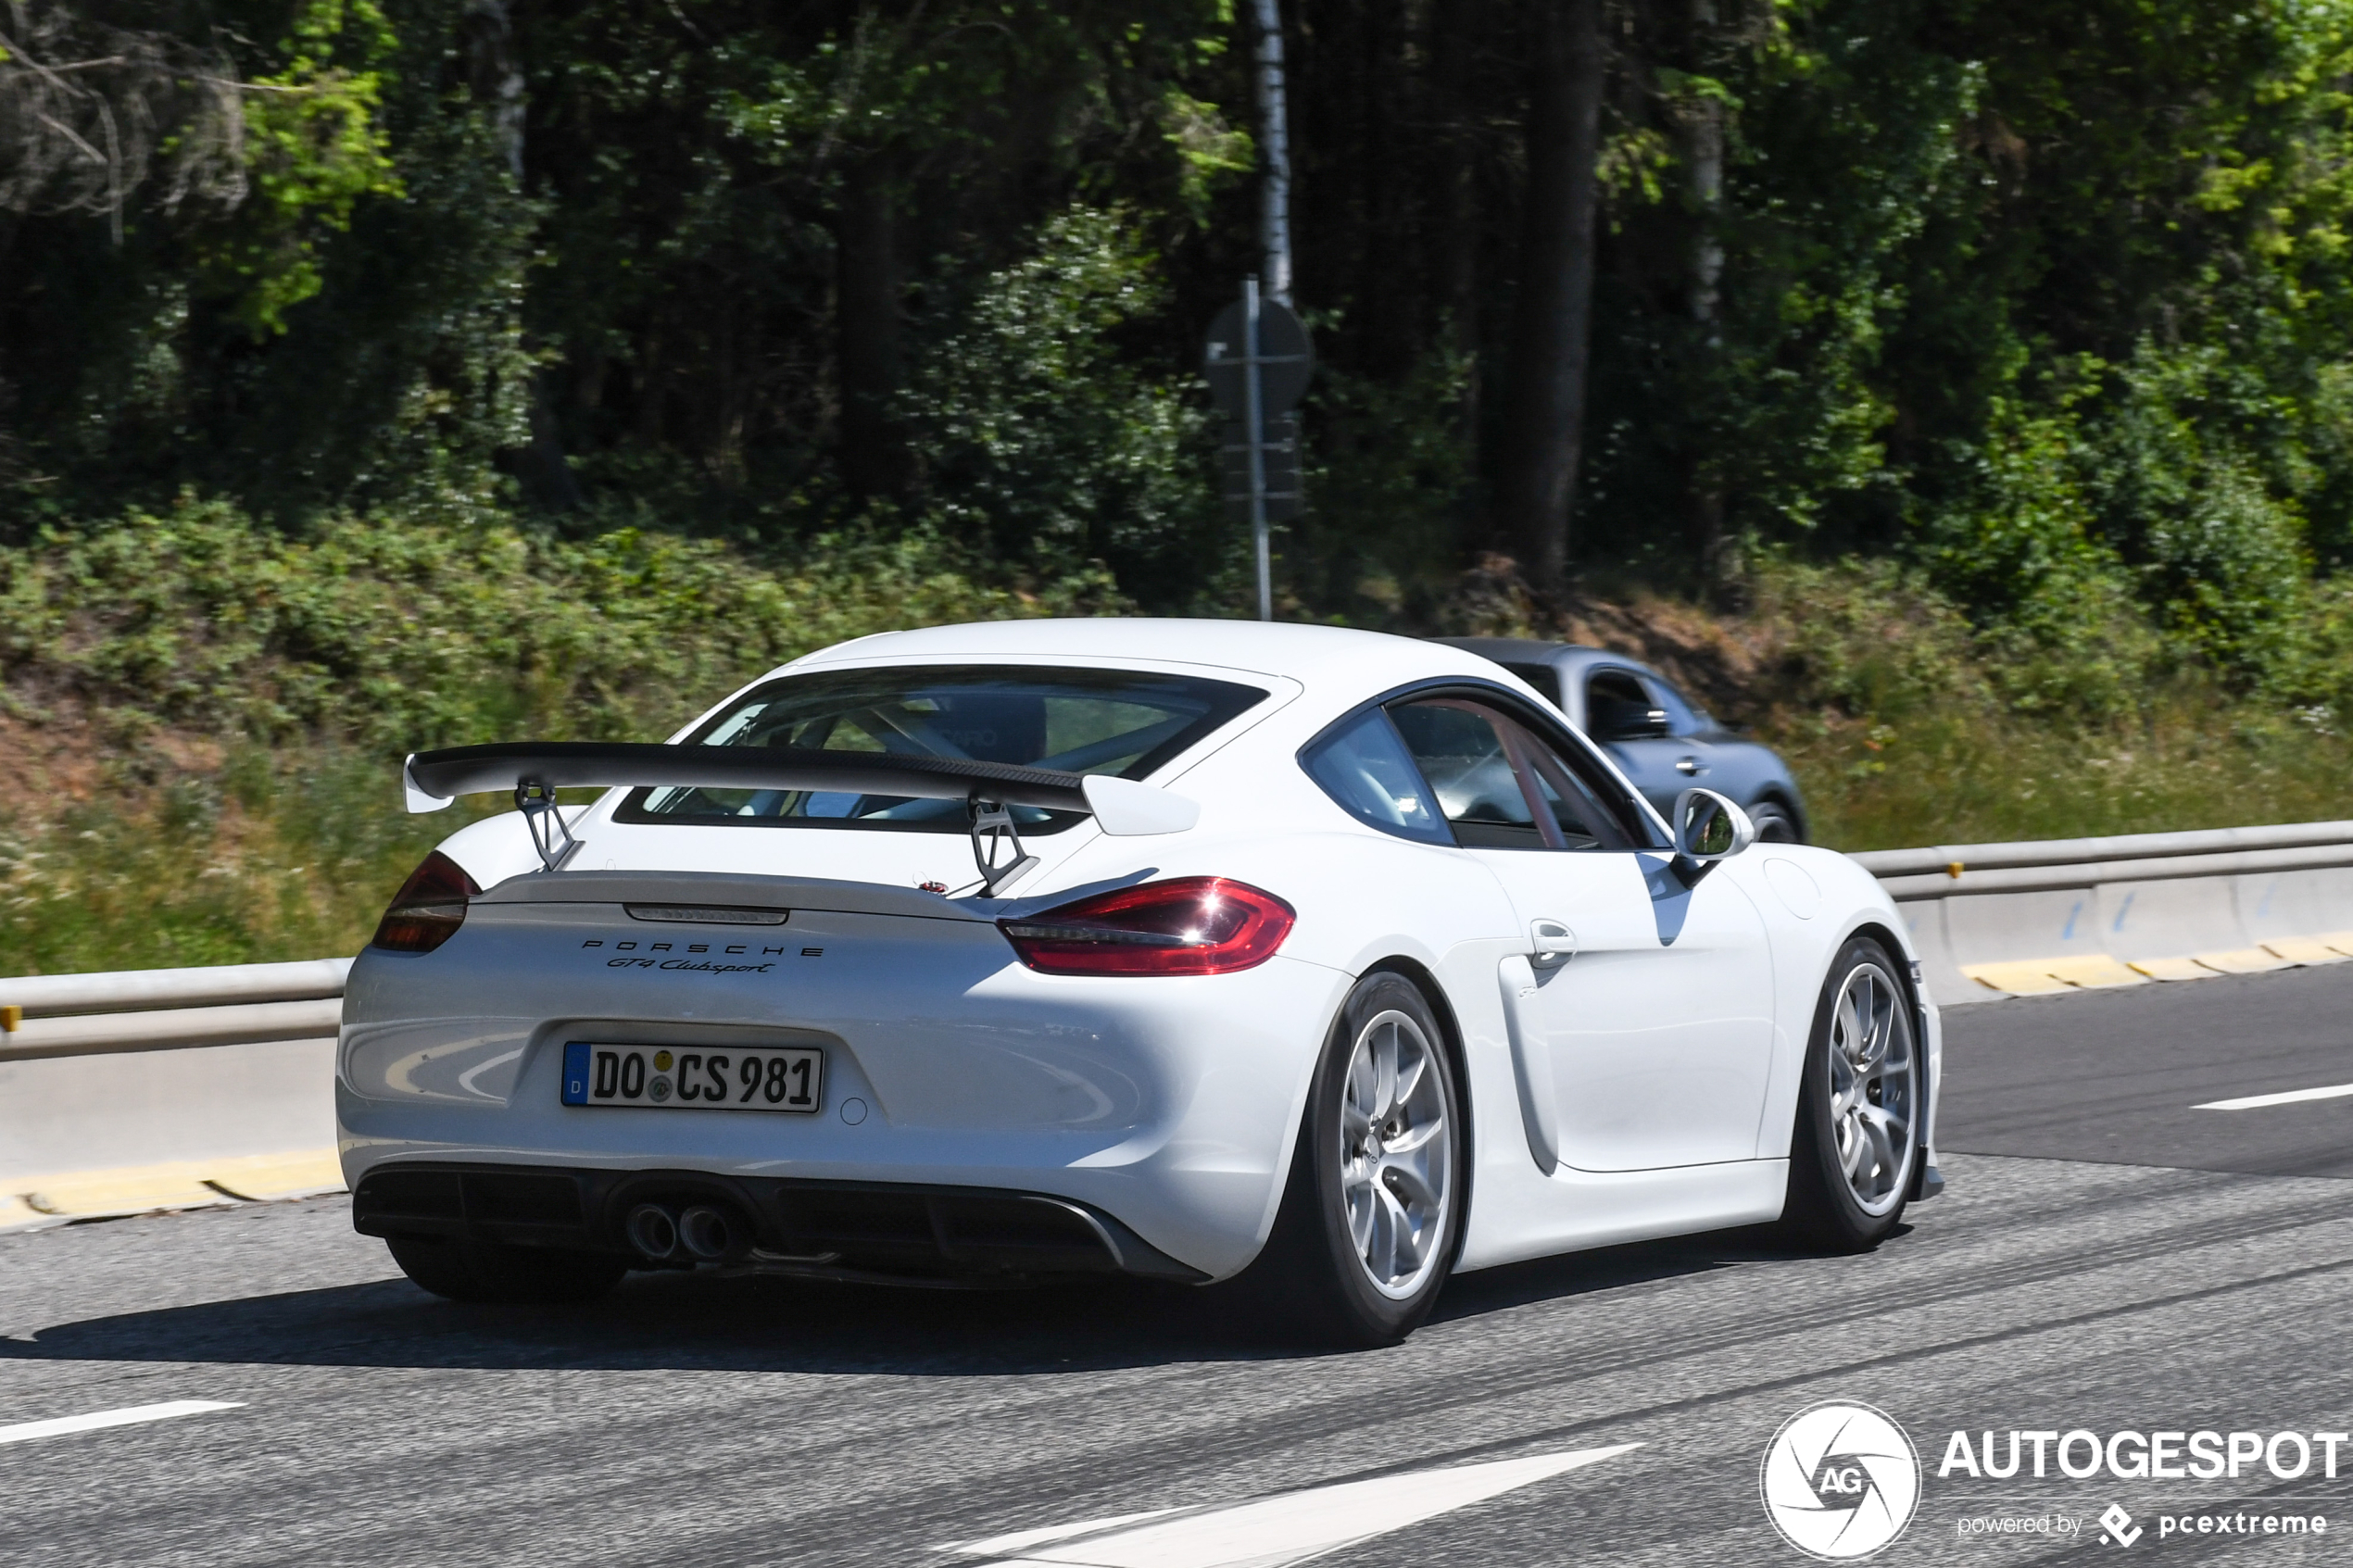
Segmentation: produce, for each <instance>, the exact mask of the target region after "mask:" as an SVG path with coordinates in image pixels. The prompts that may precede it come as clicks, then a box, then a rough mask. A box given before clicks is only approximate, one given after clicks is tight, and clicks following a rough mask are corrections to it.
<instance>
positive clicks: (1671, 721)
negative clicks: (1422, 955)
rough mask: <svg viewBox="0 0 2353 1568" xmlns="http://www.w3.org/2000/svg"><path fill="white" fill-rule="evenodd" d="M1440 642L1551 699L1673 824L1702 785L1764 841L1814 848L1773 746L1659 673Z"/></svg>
mask: <svg viewBox="0 0 2353 1568" xmlns="http://www.w3.org/2000/svg"><path fill="white" fill-rule="evenodd" d="M1436 640H1437V641H1439V642H1441V643H1445V644H1447V645H1448V646H1452V647H1458V648H1463V649H1466V650H1467V651H1468V652H1471V653H1475V654H1478V655H1479V656H1480V657H1481V658H1483V659H1493V660H1494V661H1495V662H1496V663H1498V664H1500V665H1502V666H1503V667H1504V669H1506V670H1508V671H1511V672H1512V673H1513V674H1515V675H1516V676H1518V677H1519V678H1520V679H1521V680H1523V681H1526V682H1527V683H1528V684H1529V685H1531V686H1534V687H1535V688H1536V689H1537V690H1538V691H1539V692H1541V693H1542V694H1543V695H1544V696H1546V697H1548V698H1550V699H1551V700H1552V702H1553V704H1554V706H1555V707H1557V708H1558V709H1560V710H1561V711H1562V712H1563V713H1565V714H1567V716H1568V721H1569V722H1570V723H1572V724H1574V725H1576V726H1577V727H1578V728H1579V729H1580V730H1583V731H1584V732H1585V733H1586V734H1588V735H1590V736H1592V738H1593V739H1594V740H1596V741H1598V742H1600V743H1601V745H1602V746H1604V748H1605V749H1606V750H1607V751H1608V752H1609V754H1610V756H1611V757H1612V758H1614V759H1616V760H1617V765H1618V766H1619V767H1620V768H1623V769H1624V770H1625V771H1626V776H1627V777H1628V778H1629V779H1630V780H1631V781H1633V784H1634V787H1635V788H1636V789H1639V790H1641V791H1642V795H1643V797H1645V798H1646V799H1648V800H1649V801H1650V803H1651V804H1652V805H1654V806H1655V807H1657V808H1658V811H1659V815H1661V816H1667V815H1669V814H1670V813H1671V812H1672V811H1673V810H1674V809H1675V797H1677V796H1679V795H1680V794H1682V792H1683V791H1685V790H1687V789H1690V788H1691V787H1692V786H1693V785H1694V784H1696V785H1701V786H1703V787H1705V788H1707V789H1712V790H1715V791H1716V792H1717V793H1718V794H1719V795H1728V796H1730V797H1732V798H1733V799H1734V800H1737V801H1739V802H1740V803H1741V805H1742V806H1743V808H1745V809H1746V810H1747V811H1748V814H1749V816H1750V817H1751V818H1753V819H1754V820H1755V822H1756V835H1757V837H1759V838H1761V839H1765V840H1768V841H1773V842H1780V843H1784V844H1803V843H1805V842H1806V807H1805V803H1804V800H1803V798H1802V797H1800V796H1799V794H1798V792H1797V781H1796V780H1795V779H1793V778H1792V777H1791V776H1790V771H1789V767H1788V765H1787V764H1786V763H1784V762H1782V760H1781V759H1780V757H1779V756H1778V755H1776V754H1775V752H1774V751H1773V748H1772V747H1771V746H1761V745H1759V744H1758V743H1756V742H1755V741H1753V740H1744V739H1743V738H1742V737H1741V736H1739V735H1737V734H1733V733H1732V732H1730V730H1727V729H1726V728H1724V726H1723V725H1721V724H1719V723H1718V722H1717V721H1716V720H1715V719H1713V718H1712V717H1710V716H1709V714H1708V712H1707V710H1706V709H1703V708H1700V707H1697V706H1695V705H1694V704H1693V703H1692V701H1691V699H1690V698H1688V697H1686V696H1684V695H1683V694H1682V693H1681V692H1680V691H1678V690H1676V689H1675V687H1674V685H1673V684H1671V683H1670V682H1668V681H1667V678H1666V677H1665V676H1663V675H1661V674H1660V673H1659V672H1658V671H1655V670H1653V669H1652V668H1651V667H1650V666H1649V665H1647V664H1642V663H1640V662H1638V661H1637V660H1634V659H1628V658H1626V657H1624V656H1623V655H1621V654H1615V653H1611V652H1610V651H1609V650H1607V649H1606V648H1589V647H1579V646H1576V645H1575V644H1571V643H1539V642H1530V641H1528V640H1526V639H1523V638H1518V637H1440V638H1438V639H1436Z"/></svg>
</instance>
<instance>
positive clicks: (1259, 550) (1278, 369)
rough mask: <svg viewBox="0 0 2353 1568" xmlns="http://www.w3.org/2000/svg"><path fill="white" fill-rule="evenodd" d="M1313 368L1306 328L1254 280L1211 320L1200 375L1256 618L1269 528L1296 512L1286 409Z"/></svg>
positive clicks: (1270, 602)
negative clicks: (1221, 432)
mask: <svg viewBox="0 0 2353 1568" xmlns="http://www.w3.org/2000/svg"><path fill="white" fill-rule="evenodd" d="M1314 374H1315V349H1314V347H1313V345H1310V344H1309V342H1308V341H1307V329H1306V327H1305V326H1304V325H1302V323H1301V321H1300V320H1299V318H1298V317H1297V316H1296V315H1294V314H1292V312H1291V309H1290V307H1289V306H1287V305H1285V304H1283V303H1282V302H1281V301H1280V300H1277V299H1271V298H1262V297H1261V296H1260V295H1259V292H1258V280H1257V279H1256V278H1247V279H1244V280H1243V282H1242V297H1241V299H1240V300H1239V302H1238V303H1236V304H1233V305H1229V306H1227V307H1226V308H1225V309H1223V310H1221V311H1219V312H1218V313H1217V320H1214V321H1213V322H1211V323H1210V328H1209V343H1208V346H1207V347H1206V349H1205V350H1204V351H1203V353H1202V375H1203V376H1204V377H1206V378H1207V379H1208V382H1209V395H1210V397H1211V398H1212V400H1214V402H1215V403H1216V405H1217V408H1218V411H1219V412H1221V413H1223V414H1224V415H1225V416H1226V433H1225V441H1224V443H1223V444H1222V445H1221V447H1220V450H1219V458H1220V459H1221V461H1220V465H1219V466H1220V469H1221V470H1222V477H1223V479H1224V482H1225V483H1224V485H1223V490H1224V493H1225V501H1226V509H1227V514H1228V515H1229V516H1232V517H1234V518H1236V519H1237V520H1238V521H1239V519H1241V518H1248V519H1249V520H1250V529H1251V544H1252V548H1253V549H1254V550H1255V551H1256V554H1257V558H1258V619H1259V620H1261V621H1272V620H1274V619H1275V588H1274V573H1273V570H1272V567H1271V564H1270V562H1269V558H1268V550H1267V542H1266V525H1267V523H1268V522H1270V521H1281V520H1284V519H1289V518H1294V517H1297V516H1298V515H1299V509H1300V499H1301V497H1300V460H1299V420H1298V418H1297V417H1296V416H1295V415H1293V414H1292V413H1291V409H1292V408H1295V407H1297V406H1298V403H1299V399H1300V396H1301V395H1302V394H1303V393H1304V392H1305V391H1306V390H1307V382H1308V378H1309V377H1310V376H1312V375H1314Z"/></svg>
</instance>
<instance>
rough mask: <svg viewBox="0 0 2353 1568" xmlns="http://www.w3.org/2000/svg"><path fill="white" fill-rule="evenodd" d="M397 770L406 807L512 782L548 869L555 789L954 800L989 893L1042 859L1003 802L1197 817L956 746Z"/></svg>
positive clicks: (1106, 782) (1113, 830)
mask: <svg viewBox="0 0 2353 1568" xmlns="http://www.w3.org/2000/svg"><path fill="white" fill-rule="evenodd" d="M400 782H401V785H402V788H403V789H404V790H405V791H406V793H407V795H408V800H409V810H411V811H438V810H440V809H442V808H443V807H445V806H447V805H448V804H449V802H450V801H451V800H453V799H455V798H456V797H459V796H460V795H482V794H487V793H490V792H492V791H500V792H504V791H512V792H513V794H514V797H515V806H516V809H519V810H520V811H522V814H523V818H524V821H525V822H527V823H528V825H529V826H530V829H531V837H532V843H533V845H534V846H535V847H536V848H537V849H538V851H539V859H540V861H541V863H542V864H543V865H545V866H546V867H547V870H549V871H556V870H558V869H560V867H561V866H562V865H563V864H564V862H566V861H567V860H569V859H572V858H573V855H574V854H576V853H577V852H578V851H579V848H580V841H579V840H578V839H576V838H574V837H573V835H572V829H571V827H570V825H569V824H567V823H566V822H565V821H564V818H563V814H562V813H561V812H560V811H558V810H557V809H555V801H556V791H557V790H559V789H566V788H590V789H637V788H683V789H782V790H824V791H827V792H838V793H841V794H845V795H887V796H902V797H910V798H912V799H918V800H962V801H963V802H965V804H966V806H967V808H968V809H969V810H970V812H971V816H972V837H973V859H974V861H975V863H976V864H977V865H978V866H979V868H980V875H981V880H982V882H984V883H985V884H987V885H988V891H989V892H990V893H992V894H993V893H995V892H996V891H997V889H998V888H1000V887H1001V886H1003V885H1005V884H1007V883H1009V882H1011V881H1012V880H1013V878H1014V877H1016V876H1019V875H1020V874H1022V873H1023V872H1026V871H1027V870H1028V869H1029V868H1030V867H1031V866H1033V865H1036V864H1037V863H1038V862H1037V858H1036V857H1035V856H1033V855H1030V854H1028V853H1027V852H1026V850H1024V849H1023V847H1022V843H1021V833H1020V830H1019V829H1018V828H1016V827H1015V826H1014V823H1013V816H1012V813H1011V812H1010V810H1008V808H1010V807H1013V806H1028V807H1032V808H1035V809H1040V810H1047V811H1076V812H1080V813H1083V814H1084V815H1087V816H1089V817H1092V818H1094V819H1095V822H1096V825H1098V826H1099V827H1101V829H1102V830H1103V831H1104V832H1105V833H1107V834H1114V835H1117V836H1121V837H1142V836H1148V835H1151V834H1166V833H1183V832H1185V831H1186V830H1187V829H1189V828H1190V827H1192V826H1193V824H1194V823H1196V822H1199V821H1200V820H1201V807H1200V806H1199V804H1198V803H1196V802H1194V801H1191V800H1188V799H1186V798H1185V797H1183V796H1181V795H1171V794H1170V793H1169V792H1168V791H1166V790H1164V789H1160V788H1157V787H1155V786H1153V785H1151V784H1139V783H1137V782H1136V781H1135V780H1133V779H1122V778H1114V777H1111V776H1109V775H1106V774H1101V773H1065V772H1062V771H1058V770H1056V769H1052V768H1024V767H1017V766H1014V765H1013V764H1011V763H1005V762H982V761H977V760H975V759H970V758H963V757H933V756H928V755H897V754H892V753H886V752H858V751H818V750H814V749H812V748H809V747H803V746H645V745H630V744H626V743H622V742H608V741H507V742H501V743H499V744H497V745H495V746H451V747H449V748H447V749H446V750H441V751H419V752H414V753H411V754H410V756H409V759H408V760H407V761H406V762H404V763H402V764H401V768H400ZM984 838H986V843H985V844H984ZM1000 838H1002V839H1007V840H1010V841H1011V845H1012V848H1013V859H1011V860H1010V861H1007V862H1004V863H1003V864H999V863H998V862H997V859H996V851H997V848H998V842H999V840H1000Z"/></svg>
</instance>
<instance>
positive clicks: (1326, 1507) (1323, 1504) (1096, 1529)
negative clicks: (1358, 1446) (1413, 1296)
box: [943, 1443, 1642, 1568]
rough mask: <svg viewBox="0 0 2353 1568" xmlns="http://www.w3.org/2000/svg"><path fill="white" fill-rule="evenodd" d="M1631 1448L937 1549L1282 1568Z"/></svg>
mask: <svg viewBox="0 0 2353 1568" xmlns="http://www.w3.org/2000/svg"><path fill="white" fill-rule="evenodd" d="M1641 1447H1642V1445H1641V1444H1640V1443H1617V1444H1614V1445H1612V1446H1611V1447H1609V1448H1605V1449H1577V1450H1575V1451H1573V1452H1569V1453H1556V1454H1535V1455H1531V1456H1529V1458H1526V1459H1504V1460H1496V1461H1491V1462H1490V1463H1486V1464H1464V1465H1456V1466H1454V1467H1453V1468H1451V1469H1445V1470H1420V1471H1413V1472H1409V1473H1408V1474H1403V1475H1383V1476H1380V1477H1378V1478H1377V1479H1375V1480H1371V1481H1346V1482H1342V1483H1341V1484H1340V1485H1339V1486H1315V1487H1311V1488H1309V1489H1308V1490H1306V1491H1302V1492H1285V1493H1281V1494H1278V1495H1277V1496H1275V1497H1271V1498H1259V1499H1255V1500H1253V1501H1251V1502H1245V1503H1236V1504H1232V1505H1230V1506H1228V1507H1224V1508H1207V1509H1186V1510H1170V1511H1168V1512H1164V1513H1157V1514H1130V1515H1127V1516H1126V1517H1125V1518H1120V1519H1100V1520H1095V1521H1092V1522H1091V1523H1088V1524H1070V1525H1063V1526H1059V1527H1056V1528H1051V1529H1047V1530H1026V1531H1023V1532H1021V1533H1019V1534H1017V1535H1011V1536H995V1537H990V1538H989V1539H988V1540H984V1541H972V1542H968V1543H967V1544H965V1545H963V1546H954V1547H947V1548H943V1549H944V1550H948V1551H957V1552H963V1554H965V1555H966V1556H970V1557H986V1558H991V1559H994V1560H995V1561H996V1562H997V1563H998V1564H1000V1568H1243V1565H1245V1564H1247V1565H1248V1568H1282V1565H1283V1564H1285V1563H1292V1562H1304V1561H1306V1560H1307V1559H1308V1558H1311V1557H1319V1556H1321V1555H1323V1554H1324V1553H1325V1552H1327V1551H1332V1550H1335V1549H1339V1548H1340V1547H1344V1546H1349V1545H1352V1544H1353V1543H1354V1542H1357V1541H1363V1540H1369V1539H1371V1538H1372V1537H1375V1536H1385V1535H1388V1534H1390V1532H1391V1531H1395V1530H1402V1529H1403V1528H1404V1527H1405V1526H1406V1525H1408V1524H1419V1523H1421V1522H1422V1521H1423V1520H1425V1519H1433V1518H1436V1517H1437V1516H1438V1515H1439V1514H1441V1513H1451V1512H1453V1511H1454V1510H1456V1509H1458V1508H1467V1507H1469V1506H1470V1505H1471V1504H1473V1503H1476V1502H1484V1501H1486V1500H1487V1499H1489V1498H1493V1497H1500V1496H1502V1495H1503V1494H1504V1493H1505V1492H1509V1491H1514V1490H1516V1489H1517V1488H1519V1487H1521V1486H1528V1485H1529V1484H1530V1483H1532V1482H1536V1481H1541V1480H1544V1479H1545V1478H1546V1477H1548V1476H1553V1475H1558V1474H1561V1473H1562V1472H1563V1471H1567V1470H1575V1469H1578V1468H1579V1467H1580V1466H1582V1465H1588V1464H1592V1463H1594V1462H1596V1461H1601V1460H1605V1459H1614V1458H1616V1457H1617V1455H1619V1454H1622V1453H1630V1452H1631V1451H1632V1450H1634V1449H1639V1448H1641ZM1139 1521H1145V1522H1143V1523H1139Z"/></svg>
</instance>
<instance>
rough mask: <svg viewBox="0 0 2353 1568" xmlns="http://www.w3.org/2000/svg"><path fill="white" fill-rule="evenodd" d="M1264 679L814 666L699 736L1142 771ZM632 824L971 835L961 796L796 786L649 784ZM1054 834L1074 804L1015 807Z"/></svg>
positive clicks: (1231, 713) (1223, 718)
mask: <svg viewBox="0 0 2353 1568" xmlns="http://www.w3.org/2000/svg"><path fill="white" fill-rule="evenodd" d="M1265 696H1266V693H1265V691H1263V690H1261V689H1260V688H1258V687H1255V686H1246V685H1242V684H1238V683H1235V682H1230V681H1211V680H1204V679H1202V678H1201V677H1199V676H1194V675H1162V674H1151V673H1147V672H1144V671H1130V670H1056V669H1041V668H1036V667H1031V666H1010V665H994V666H990V665H945V666H937V665H915V666H898V667H892V668H883V669H870V670H827V671H812V672H810V673H808V674H805V675H786V676H782V677H780V678H778V679H776V680H774V681H770V682H768V683H766V684H763V685H761V686H758V687H755V688H754V689H753V690H752V691H750V692H749V693H747V694H746V695H745V696H743V697H742V699H741V700H739V701H737V702H736V703H735V704H734V705H733V706H732V707H730V708H728V709H725V710H724V712H722V713H721V714H720V715H719V716H718V717H717V718H715V719H712V720H711V721H710V722H708V723H706V724H704V725H703V726H702V728H701V729H699V730H698V731H697V732H696V733H695V734H692V735H690V736H689V737H687V744H689V745H702V746H799V747H808V748H811V749H812V750H821V751H851V752H868V753H893V754H898V755H903V756H915V757H957V758H965V759H972V760H975V761H982V762H1011V763H1014V764H1017V765H1020V766H1024V767H1031V768H1052V769H1057V770H1060V771H1063V772H1071V773H1114V774H1117V775H1118V776H1120V777H1122V778H1130V779H1140V778H1142V777H1144V776H1145V775H1146V774H1148V773H1150V772H1151V771H1152V770H1153V769H1155V768H1157V767H1159V766H1160V765H1161V764H1162V763H1163V762H1165V761H1166V760H1168V759H1170V758H1172V757H1174V756H1176V754H1177V753H1178V752H1180V751H1183V750H1184V749H1185V748H1186V747H1187V746H1191V745H1192V744H1193V743H1194V742H1195V741H1198V740H1200V739H1201V738H1202V736H1204V735H1206V734H1209V733H1210V732H1212V731H1213V730H1216V729H1218V728H1220V727H1221V726H1223V725H1224V724H1225V723H1226V722H1227V721H1229V720H1231V719H1233V718H1235V717H1236V716H1238V715H1239V714H1240V713H1242V712H1243V711H1244V710H1246V709H1250V708H1251V707H1252V706H1254V705H1255V704H1257V703H1258V702H1259V701H1261V700H1262V699H1264V698H1265ZM617 815H618V816H619V818H620V820H621V821H623V822H701V823H741V824H744V825H746V826H769V827H790V826H804V827H875V828H896V829H900V830H902V831H905V830H913V831H918V832H925V831H929V832H943V833H962V832H963V831H964V829H965V826H966V821H965V809H964V804H963V801H961V800H911V799H907V798H905V797H897V796H882V795H853V794H849V793H847V792H841V791H828V790H792V789H683V788H673V789H641V790H637V791H635V792H634V793H633V794H632V795H631V796H630V797H629V798H628V799H627V800H626V801H624V802H623V805H622V809H621V810H620V811H619V812H618V813H617ZM1014 816H1015V818H1016V820H1017V821H1019V822H1021V824H1022V826H1023V827H1024V828H1025V829H1035V830H1038V831H1043V832H1050V833H1051V832H1052V831H1053V830H1055V829H1056V828H1060V827H1065V826H1068V825H1069V824H1070V823H1072V822H1077V821H1079V818H1078V816H1077V814H1076V813H1075V812H1068V811H1045V810H1040V809H1036V808H1032V807H1016V808H1014Z"/></svg>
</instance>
